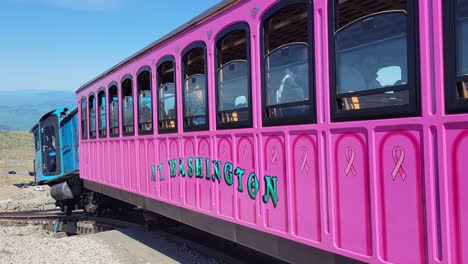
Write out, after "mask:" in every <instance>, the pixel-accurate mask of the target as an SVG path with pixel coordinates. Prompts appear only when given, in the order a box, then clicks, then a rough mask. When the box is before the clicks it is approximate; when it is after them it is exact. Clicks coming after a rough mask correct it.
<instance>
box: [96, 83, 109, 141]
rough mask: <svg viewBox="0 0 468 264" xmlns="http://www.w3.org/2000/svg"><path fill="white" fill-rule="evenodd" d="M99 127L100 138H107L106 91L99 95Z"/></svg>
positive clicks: (100, 92)
mask: <svg viewBox="0 0 468 264" xmlns="http://www.w3.org/2000/svg"><path fill="white" fill-rule="evenodd" d="M102 89H104V88H102ZM98 126H99V137H100V138H105V137H107V120H106V92H105V91H104V90H101V91H99V93H98Z"/></svg>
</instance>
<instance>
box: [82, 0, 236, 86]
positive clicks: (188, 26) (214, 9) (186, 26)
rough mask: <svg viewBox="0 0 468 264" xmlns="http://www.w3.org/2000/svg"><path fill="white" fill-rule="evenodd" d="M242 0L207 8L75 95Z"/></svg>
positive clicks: (224, 1) (88, 83)
mask: <svg viewBox="0 0 468 264" xmlns="http://www.w3.org/2000/svg"><path fill="white" fill-rule="evenodd" d="M241 1H242V0H222V1H221V2H219V3H218V4H216V5H214V6H212V7H210V8H208V9H207V10H206V11H204V12H202V13H201V14H200V15H198V16H196V17H194V18H193V19H191V20H190V21H188V22H187V23H185V24H183V25H182V26H180V27H178V28H176V29H175V30H173V31H171V32H169V33H167V34H166V35H164V36H162V37H161V38H159V39H158V40H156V41H154V42H153V43H151V44H149V45H148V46H146V47H144V48H143V49H141V50H140V51H138V52H136V53H135V54H133V55H131V56H130V57H128V58H126V59H124V60H123V61H121V62H119V63H118V64H117V65H115V66H114V67H112V68H110V69H109V70H107V71H105V72H104V73H102V74H101V75H99V76H98V77H96V78H94V79H92V80H91V81H89V82H87V83H85V84H83V85H82V86H81V87H80V88H79V89H78V90H76V93H79V92H80V91H81V90H83V89H85V88H86V87H88V86H89V85H91V84H93V83H94V82H96V81H98V80H99V79H101V78H102V77H104V76H106V75H107V74H109V73H111V72H113V71H115V70H117V69H119V68H120V67H122V66H123V65H125V64H127V63H129V62H131V61H132V60H134V59H136V58H137V57H138V56H140V55H142V54H145V53H146V52H149V51H150V50H151V49H153V48H155V47H156V46H158V45H161V44H162V43H164V42H166V41H169V40H170V39H172V38H174V37H176V36H177V35H179V34H181V33H183V32H185V31H187V30H190V29H191V28H193V27H196V26H198V25H200V24H201V23H203V22H204V21H206V20H207V19H209V18H211V17H213V16H215V15H217V14H219V13H220V12H222V11H224V10H225V9H227V8H229V7H231V6H234V5H236V4H237V3H239V2H241Z"/></svg>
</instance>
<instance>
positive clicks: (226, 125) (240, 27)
mask: <svg viewBox="0 0 468 264" xmlns="http://www.w3.org/2000/svg"><path fill="white" fill-rule="evenodd" d="M236 30H243V31H244V32H245V36H246V48H247V90H248V93H249V100H248V104H249V107H248V109H247V114H248V119H247V121H244V122H236V123H221V122H220V117H219V114H220V113H222V112H233V110H225V111H219V110H218V106H219V104H220V101H219V92H218V85H219V82H218V70H219V67H218V62H219V60H218V55H219V53H220V51H219V50H218V41H220V40H221V39H223V38H224V37H226V36H227V35H229V34H230V33H232V32H234V31H236ZM250 49H251V44H250V26H249V24H248V23H247V22H245V21H241V22H236V23H234V24H231V25H230V26H227V27H226V28H224V29H223V30H222V31H221V32H219V33H218V35H217V36H216V38H215V41H214V50H215V51H214V66H215V67H214V68H215V69H214V70H215V97H216V107H215V112H216V129H236V128H252V126H253V121H252V120H253V118H252V57H251V56H252V55H251V54H252V53H251V51H250ZM234 111H235V110H234Z"/></svg>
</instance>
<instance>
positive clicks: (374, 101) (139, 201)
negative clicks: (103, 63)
mask: <svg viewBox="0 0 468 264" xmlns="http://www.w3.org/2000/svg"><path fill="white" fill-rule="evenodd" d="M77 103H78V105H79V107H78V108H79V115H80V118H81V120H80V152H81V163H80V166H81V168H80V173H81V177H82V179H83V180H84V184H85V187H86V188H88V189H91V190H94V191H98V192H100V193H104V194H107V195H109V196H112V197H115V198H118V199H120V200H124V201H127V202H130V203H132V204H136V205H139V206H141V207H143V208H146V209H148V210H151V211H154V212H157V213H159V214H162V215H165V216H168V217H171V218H174V219H176V220H179V221H181V222H185V223H188V224H190V225H193V226H195V227H197V228H200V229H203V230H206V231H208V232H211V233H214V234H216V235H219V236H222V237H225V238H227V239H230V240H233V241H236V242H238V243H241V244H243V245H246V246H249V247H252V248H255V249H257V250H260V251H263V252H265V253H267V254H270V255H273V256H276V257H278V258H281V259H283V260H286V261H289V262H305V263H333V262H334V261H336V259H337V256H345V257H348V258H352V259H355V260H358V261H362V262H368V263H410V264H413V263H468V203H466V201H468V192H464V191H463V190H464V189H463V188H465V187H468V177H467V174H466V173H467V171H466V170H467V169H468V165H465V162H466V161H465V157H467V156H468V115H467V113H468V1H466V0H408V1H407V0H385V1H376V0H337V1H325V0H314V1H309V0H282V1H279V0H250V1H241V0H234V1H223V2H221V3H219V4H218V5H216V6H214V7H213V8H211V9H209V10H207V11H206V12H204V13H203V14H201V15H200V16H198V17H196V18H194V19H193V20H191V21H189V22H188V23H186V24H185V25H183V26H181V27H180V28H178V29H176V30H175V31H173V32H171V33H169V34H168V35H166V36H164V37H162V38H161V39H160V40H158V41H156V42H154V43H153V44H151V45H149V46H147V47H146V48H144V49H143V50H141V51H139V52H138V53H136V54H135V55H133V56H131V57H129V58H128V59H126V60H124V61H122V62H121V63H119V64H118V65H116V66H115V67H113V68H111V69H109V70H108V71H106V72H105V73H103V74H102V75H100V76H98V77H97V78H95V79H93V80H92V81H90V82H88V83H86V84H85V85H83V86H82V87H81V88H80V89H79V90H78V91H77ZM463 201H465V202H463ZM314 261H315V262H314Z"/></svg>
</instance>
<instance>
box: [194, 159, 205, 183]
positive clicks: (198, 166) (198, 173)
mask: <svg viewBox="0 0 468 264" xmlns="http://www.w3.org/2000/svg"><path fill="white" fill-rule="evenodd" d="M195 177H197V178H203V158H195Z"/></svg>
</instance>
